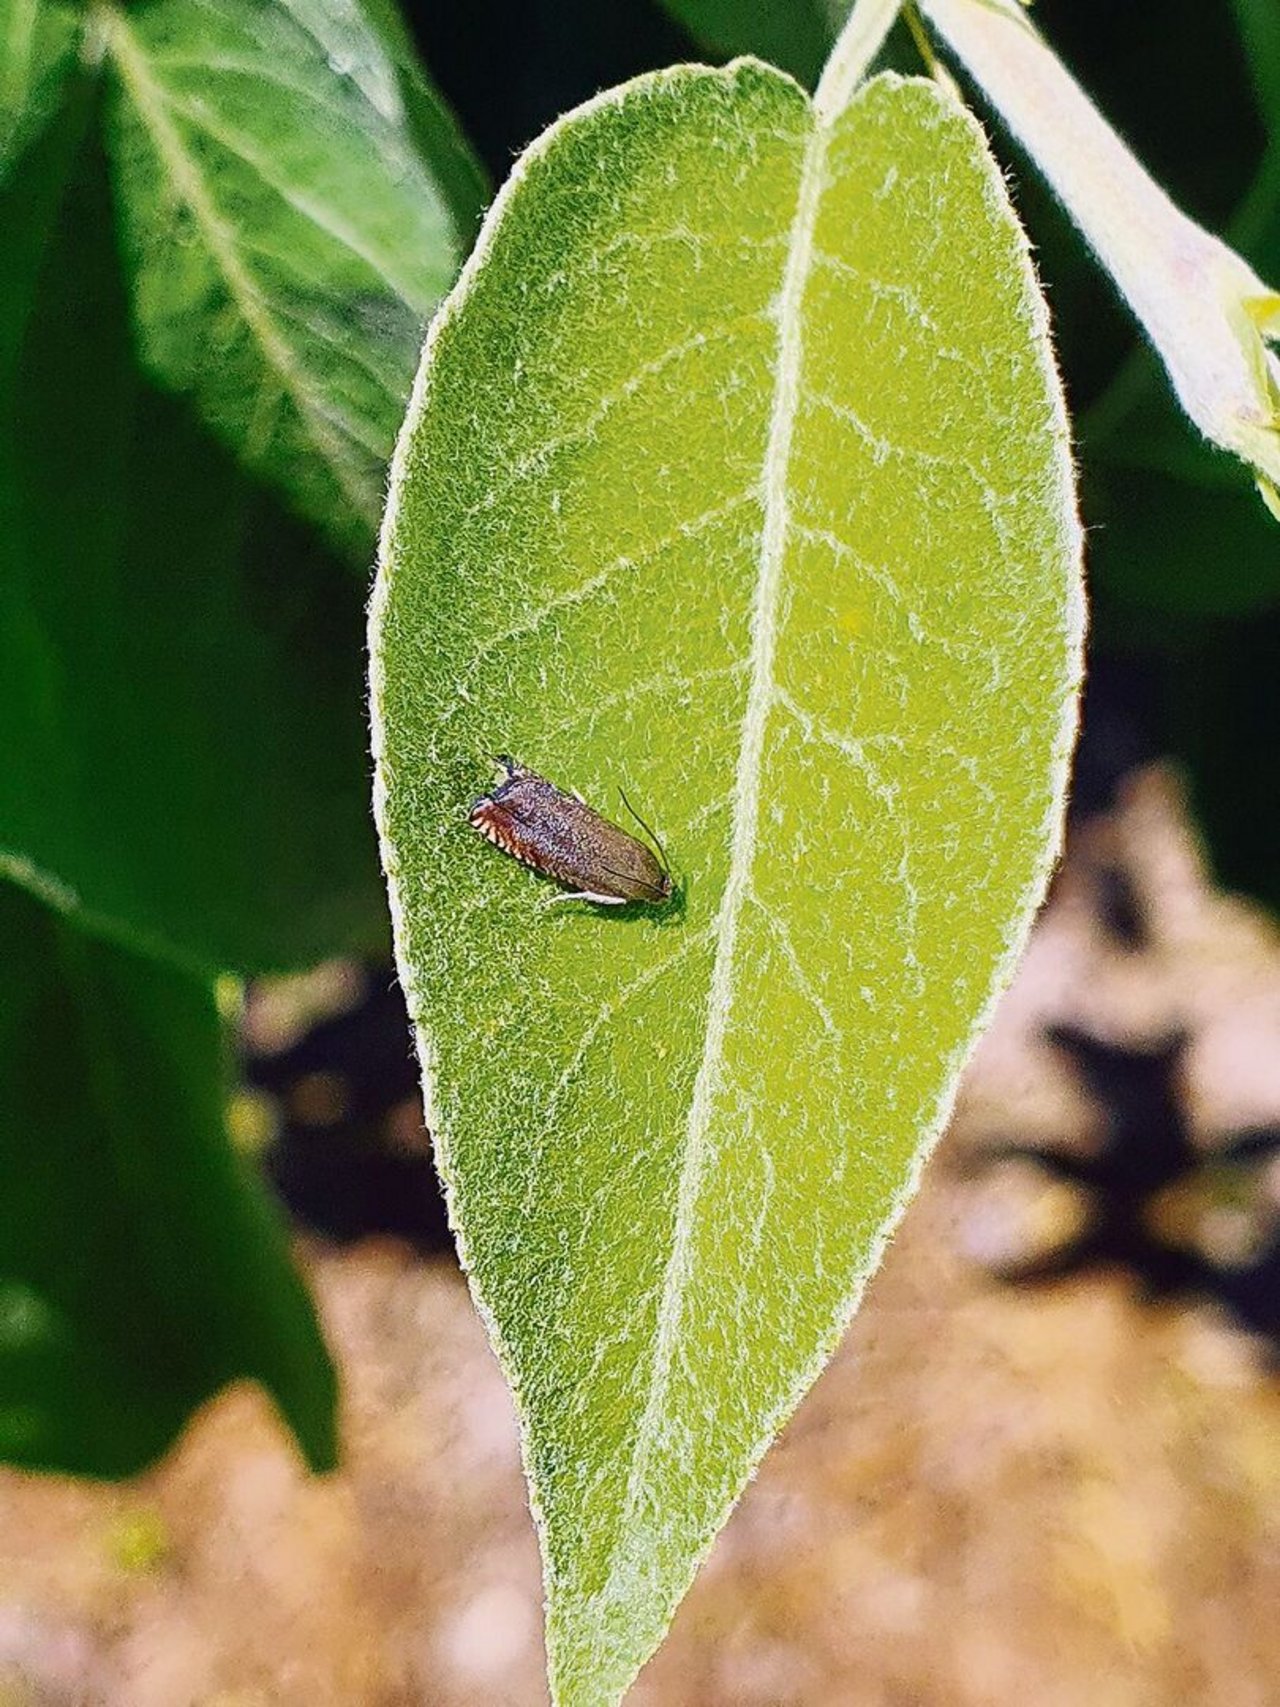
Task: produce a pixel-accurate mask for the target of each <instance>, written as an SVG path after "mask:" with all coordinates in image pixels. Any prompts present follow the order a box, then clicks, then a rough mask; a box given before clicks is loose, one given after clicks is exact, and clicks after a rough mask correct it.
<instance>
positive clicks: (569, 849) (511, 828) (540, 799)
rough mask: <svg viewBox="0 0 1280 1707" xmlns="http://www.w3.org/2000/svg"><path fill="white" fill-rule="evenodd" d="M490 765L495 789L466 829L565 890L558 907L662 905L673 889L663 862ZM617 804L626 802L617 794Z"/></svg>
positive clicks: (554, 794)
mask: <svg viewBox="0 0 1280 1707" xmlns="http://www.w3.org/2000/svg"><path fill="white" fill-rule="evenodd" d="M498 763H499V764H500V765H501V766H502V769H503V772H504V778H503V781H502V782H500V783H499V784H498V786H497V788H495V789H494V790H493V792H492V793H491V794H485V795H482V796H481V798H480V799H479V800H477V801H476V803H475V805H474V806H473V807H472V808H471V816H470V819H469V822H470V823H471V824H472V825H473V826H474V828H475V829H477V830H479V832H480V834H481V835H482V836H486V837H488V839H489V840H490V841H491V842H492V843H493V844H494V845H495V847H499V848H501V849H502V850H503V852H504V853H509V854H511V855H512V857H513V858H515V859H518V860H521V861H522V862H523V863H524V864H525V865H528V866H532V868H533V869H534V871H540V872H543V873H545V874H546V876H548V877H554V878H555V879H556V881H557V882H558V883H566V884H569V885H570V886H571V888H572V890H573V893H572V894H570V895H564V896H561V897H559V899H561V900H565V901H598V902H600V903H601V904H602V905H603V906H606V907H620V906H622V905H623V904H624V903H625V902H628V901H648V902H651V903H653V904H654V905H658V904H659V903H661V902H663V901H668V900H670V898H671V892H672V887H673V886H672V882H671V873H670V871H669V870H668V868H667V864H666V857H665V855H664V856H663V857H662V859H659V858H658V857H657V856H656V855H655V854H654V853H653V852H652V851H651V850H650V849H649V848H647V847H646V846H645V845H644V843H643V842H638V841H637V840H636V838H635V837H634V836H630V835H628V834H627V832H626V831H625V830H623V829H620V828H619V826H618V825H617V824H611V823H610V822H609V820H608V819H607V818H602V817H601V816H600V814H599V813H598V812H597V811H595V809H594V808H593V807H590V806H588V805H587V803H586V801H585V800H583V799H581V798H580V797H579V796H578V795H576V794H565V793H564V792H563V791H562V790H561V789H558V788H557V787H556V785H555V784H554V783H553V782H548V781H547V779H546V777H545V776H539V775H538V773H537V772H536V771H531V770H526V769H525V767H524V766H523V765H518V764H517V763H516V762H515V760H514V759H511V758H508V757H507V755H506V754H505V753H500V754H499V755H498ZM622 798H623V801H624V802H626V800H627V797H626V795H625V794H624V795H623V797H622ZM627 810H628V811H629V812H631V814H632V816H633V817H634V818H635V820H636V822H637V824H639V825H640V827H641V828H642V829H643V830H645V831H646V833H647V834H648V835H649V836H651V837H652V838H653V842H654V846H655V847H656V848H657V849H658V851H659V853H661V851H662V844H661V843H660V842H659V841H658V839H657V837H656V836H654V835H653V831H652V830H650V829H649V826H648V825H647V824H646V823H645V822H644V820H643V819H642V818H641V817H640V816H639V815H638V814H637V813H636V812H635V811H634V810H633V808H632V807H631V805H630V803H629V802H628V803H627Z"/></svg>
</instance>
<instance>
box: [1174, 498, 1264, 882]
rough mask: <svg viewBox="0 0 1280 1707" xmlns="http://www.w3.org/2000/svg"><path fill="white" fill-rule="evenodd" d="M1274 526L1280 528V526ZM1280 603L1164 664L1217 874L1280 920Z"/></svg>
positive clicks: (1178, 742) (1220, 626)
mask: <svg viewBox="0 0 1280 1707" xmlns="http://www.w3.org/2000/svg"><path fill="white" fill-rule="evenodd" d="M1274 525H1275V524H1274V523H1272V526H1273V527H1274ZM1277 658H1280V604H1273V605H1272V606H1271V607H1270V609H1268V610H1264V611H1250V612H1248V613H1247V614H1245V615H1243V616H1240V617H1236V618H1235V619H1232V618H1229V617H1226V616H1214V617H1211V618H1209V619H1207V620H1203V621H1201V622H1200V623H1198V624H1197V626H1196V630H1195V636H1194V641H1193V643H1192V644H1190V645H1187V646H1185V647H1183V648H1182V649H1181V650H1178V649H1176V648H1170V652H1169V655H1168V656H1167V657H1166V658H1164V659H1162V660H1161V661H1160V663H1161V674H1162V677H1163V689H1164V700H1165V712H1166V718H1167V728H1168V739H1169V746H1170V749H1171V751H1172V752H1173V753H1174V754H1175V755H1176V757H1177V758H1178V760H1179V761H1180V763H1181V764H1182V766H1183V767H1184V769H1185V771H1186V773H1187V777H1188V781H1189V783H1190V788H1191V801H1192V805H1193V807H1194V809H1195V812H1196V815H1197V818H1198V819H1199V821H1200V822H1201V823H1202V824H1203V825H1204V826H1205V828H1206V831H1207V834H1208V839H1209V846H1210V853H1211V856H1212V862H1213V868H1214V872H1215V875H1216V876H1217V878H1218V879H1219V881H1220V882H1221V883H1223V884H1225V885H1226V887H1227V888H1229V889H1238V890H1242V891H1244V892H1245V893H1247V894H1250V895H1256V896H1257V897H1258V898H1259V900H1261V901H1263V902H1265V903H1266V905H1267V906H1268V907H1270V908H1271V909H1272V911H1273V912H1280V788H1277V786H1276V753H1277V749H1278V747H1280V670H1277V668H1276V660H1277Z"/></svg>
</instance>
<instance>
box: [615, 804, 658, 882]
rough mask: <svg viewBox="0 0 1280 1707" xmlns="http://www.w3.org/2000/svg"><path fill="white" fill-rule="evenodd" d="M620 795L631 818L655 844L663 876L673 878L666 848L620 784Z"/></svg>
mask: <svg viewBox="0 0 1280 1707" xmlns="http://www.w3.org/2000/svg"><path fill="white" fill-rule="evenodd" d="M618 794H619V797H620V798H621V800H622V804H623V805H624V806H625V807H626V809H627V811H628V812H630V814H631V816H632V817H633V818H634V819H635V821H636V823H637V824H639V826H640V828H641V829H642V830H643V831H644V833H645V835H646V836H648V838H649V840H650V841H651V842H652V843H653V845H654V847H655V849H656V850H657V854H658V859H659V861H660V863H661V865H662V875H663V876H664V877H670V876H671V861H670V860H669V859H668V858H667V850H666V848H664V847H663V845H662V843H661V842H660V841H659V840H658V835H657V832H656V831H655V830H652V829H650V827H649V825H648V824H646V823H645V821H644V819H643V818H642V817H641V816H640V814H639V813H638V812H637V811H636V809H635V807H634V806H633V805H632V804H631V802H630V801H629V800H628V799H627V792H626V790H625V789H624V788H623V787H622V786H621V784H619V787H618Z"/></svg>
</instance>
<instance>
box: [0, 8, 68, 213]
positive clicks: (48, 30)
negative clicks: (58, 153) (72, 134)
mask: <svg viewBox="0 0 1280 1707" xmlns="http://www.w3.org/2000/svg"><path fill="white" fill-rule="evenodd" d="M83 17H84V13H83V11H82V10H81V8H80V7H79V6H74V5H60V4H57V3H56V0H5V5H4V7H3V8H0V179H3V178H4V176H5V174H6V173H7V172H8V170H9V169H10V168H11V166H12V165H13V163H14V161H15V160H16V159H17V158H18V156H19V155H20V154H21V153H22V151H23V150H24V149H25V148H26V147H28V146H29V144H30V143H31V141H32V140H33V138H34V137H36V136H37V135H38V134H39V133H40V131H41V130H43V129H44V127H45V126H46V125H47V124H48V123H49V122H50V120H51V119H52V118H53V117H54V115H55V114H56V113H57V111H58V109H59V107H60V106H61V104H62V100H63V97H64V94H65V90H66V84H67V81H68V79H69V77H70V76H71V72H72V69H73V67H74V65H75V60H76V52H77V49H78V47H79V44H80V32H81V25H82V22H83ZM7 236H8V231H7V230H6V238H7Z"/></svg>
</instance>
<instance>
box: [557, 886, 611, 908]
mask: <svg viewBox="0 0 1280 1707" xmlns="http://www.w3.org/2000/svg"><path fill="white" fill-rule="evenodd" d="M561 901H595V902H596V903H597V905H599V906H601V907H623V906H625V905H626V897H625V896H624V895H597V894H595V893H594V892H593V891H592V890H590V889H575V890H574V891H573V893H572V894H571V895H549V896H548V897H547V899H546V901H545V902H544V903H543V905H544V906H546V907H554V906H557V905H558V904H559V903H560V902H561Z"/></svg>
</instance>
